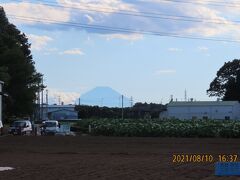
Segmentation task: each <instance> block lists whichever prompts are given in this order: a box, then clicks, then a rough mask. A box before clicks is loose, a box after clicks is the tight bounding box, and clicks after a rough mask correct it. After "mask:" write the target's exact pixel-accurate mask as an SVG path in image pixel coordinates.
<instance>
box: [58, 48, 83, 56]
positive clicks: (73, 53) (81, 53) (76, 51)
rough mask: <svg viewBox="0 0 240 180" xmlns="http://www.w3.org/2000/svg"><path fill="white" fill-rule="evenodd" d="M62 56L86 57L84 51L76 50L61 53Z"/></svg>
mask: <svg viewBox="0 0 240 180" xmlns="http://www.w3.org/2000/svg"><path fill="white" fill-rule="evenodd" d="M60 54H69V55H84V53H83V51H82V50H81V49H78V48H75V49H69V50H66V51H63V52H61V53H60Z"/></svg>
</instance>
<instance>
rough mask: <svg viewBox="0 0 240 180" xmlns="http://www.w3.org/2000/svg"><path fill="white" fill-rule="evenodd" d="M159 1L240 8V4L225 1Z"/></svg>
mask: <svg viewBox="0 0 240 180" xmlns="http://www.w3.org/2000/svg"><path fill="white" fill-rule="evenodd" d="M159 1H165V2H174V3H184V4H194V5H204V3H208V4H207V5H211V6H224V7H234V8H238V7H240V5H239V4H235V3H229V2H223V1H203V2H196V1H195V2H193V1H183V0H159ZM237 3H239V2H237Z"/></svg>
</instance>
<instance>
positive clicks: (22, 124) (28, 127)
mask: <svg viewBox="0 0 240 180" xmlns="http://www.w3.org/2000/svg"><path fill="white" fill-rule="evenodd" d="M8 133H9V134H13V135H30V134H31V133H32V124H31V122H30V121H28V120H17V121H14V122H13V123H12V124H11V126H10V128H9V130H8Z"/></svg>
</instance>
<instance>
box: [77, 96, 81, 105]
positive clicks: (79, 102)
mask: <svg viewBox="0 0 240 180" xmlns="http://www.w3.org/2000/svg"><path fill="white" fill-rule="evenodd" d="M78 105H79V106H80V105H81V98H78Z"/></svg>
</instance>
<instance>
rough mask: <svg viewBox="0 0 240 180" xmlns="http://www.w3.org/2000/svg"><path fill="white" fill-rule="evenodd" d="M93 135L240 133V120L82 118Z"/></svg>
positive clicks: (216, 135)
mask: <svg viewBox="0 0 240 180" xmlns="http://www.w3.org/2000/svg"><path fill="white" fill-rule="evenodd" d="M89 125H91V133H92V135H103V136H130V137H224V138H238V137H240V122H239V121H229V120H228V121H226V120H225V121H222V120H197V121H192V120H191V121H190V120H189V121H187V120H185V121H180V120H168V121H160V120H119V119H117V120H116V119H98V120H82V122H80V123H79V124H78V126H79V127H80V128H81V129H83V130H85V131H87V129H88V127H89Z"/></svg>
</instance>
